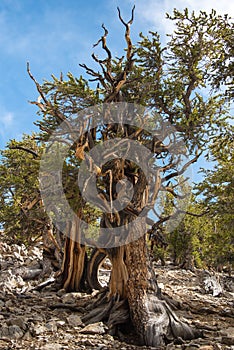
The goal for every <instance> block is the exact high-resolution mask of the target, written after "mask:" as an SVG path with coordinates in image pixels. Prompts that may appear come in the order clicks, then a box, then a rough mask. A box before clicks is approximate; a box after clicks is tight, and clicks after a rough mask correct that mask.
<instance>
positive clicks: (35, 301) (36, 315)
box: [0, 243, 234, 350]
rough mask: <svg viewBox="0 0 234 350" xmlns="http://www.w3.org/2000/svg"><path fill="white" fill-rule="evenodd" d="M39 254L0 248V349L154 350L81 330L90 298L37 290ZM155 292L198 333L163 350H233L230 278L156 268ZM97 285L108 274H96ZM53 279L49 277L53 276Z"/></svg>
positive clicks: (98, 329)
mask: <svg viewBox="0 0 234 350" xmlns="http://www.w3.org/2000/svg"><path fill="white" fill-rule="evenodd" d="M41 262H42V251H41V247H40V246H37V247H34V248H32V249H26V247H25V246H23V245H21V246H19V245H8V244H6V243H0V267H1V271H0V349H4V350H6V349H34V350H36V349H44V350H50V349H51V350H62V349H71V350H72V349H95V350H98V349H99V350H105V349H121V350H126V349H132V350H133V349H142V350H143V349H153V348H149V347H148V348H147V347H140V346H138V345H137V344H136V343H135V344H134V337H131V336H130V335H127V336H126V335H123V334H122V337H121V334H120V338H118V339H117V338H114V337H112V336H111V335H109V334H108V333H107V331H108V330H107V329H106V326H105V325H104V324H102V323H97V324H92V325H89V326H85V325H84V324H83V323H82V320H81V318H82V315H83V314H84V313H85V311H86V309H87V308H88V307H89V305H90V300H91V298H93V297H94V295H95V294H97V293H98V292H97V291H94V292H93V295H92V296H90V295H88V294H85V293H66V292H65V291H64V290H60V291H55V290H53V288H52V286H51V285H49V286H47V287H45V288H43V289H41V290H37V289H38V288H37V286H38V285H39V284H40V283H41V282H42V279H41V277H40V276H41V272H42V267H41V266H42V265H41ZM155 269H156V273H157V275H158V281H159V284H160V287H161V289H162V291H163V293H164V294H165V295H167V296H168V297H171V298H173V299H174V300H176V302H177V307H178V311H177V313H178V314H179V315H180V317H186V319H187V321H188V322H189V323H190V324H192V325H193V326H196V327H198V328H200V329H202V330H203V338H199V339H195V340H193V341H190V342H188V341H187V342H184V341H183V340H182V339H177V340H176V341H175V342H174V343H172V344H168V345H167V346H166V347H165V349H167V350H169V349H186V350H187V349H188V350H193V349H201V350H212V349H214V350H219V349H226V350H228V349H233V350H234V311H233V304H234V303H233V296H234V278H233V277H230V276H228V275H221V274H219V275H217V274H216V275H212V273H208V272H206V271H201V270H196V271H195V272H191V271H186V270H181V269H177V268H175V267H173V266H170V265H167V266H166V267H161V266H157V265H156V266H155ZM101 274H102V282H103V283H105V281H107V280H108V271H105V270H104V269H103V268H102V270H101ZM52 278H53V276H52Z"/></svg>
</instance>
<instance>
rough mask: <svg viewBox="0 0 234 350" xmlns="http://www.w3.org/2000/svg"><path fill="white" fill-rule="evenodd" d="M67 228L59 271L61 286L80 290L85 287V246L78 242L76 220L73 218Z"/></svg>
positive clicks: (78, 232) (70, 289)
mask: <svg viewBox="0 0 234 350" xmlns="http://www.w3.org/2000/svg"><path fill="white" fill-rule="evenodd" d="M67 229H68V230H69V232H68V235H67V238H66V241H65V247H64V256H63V263H62V268H61V273H60V282H61V287H62V288H64V289H65V290H67V291H80V290H84V289H85V275H86V263H87V255H86V251H85V246H84V245H82V244H80V243H79V242H80V240H79V234H80V228H79V223H78V221H77V220H74V221H73V222H72V223H71V224H70V225H68V227H67Z"/></svg>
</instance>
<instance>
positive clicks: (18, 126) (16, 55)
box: [0, 0, 234, 149]
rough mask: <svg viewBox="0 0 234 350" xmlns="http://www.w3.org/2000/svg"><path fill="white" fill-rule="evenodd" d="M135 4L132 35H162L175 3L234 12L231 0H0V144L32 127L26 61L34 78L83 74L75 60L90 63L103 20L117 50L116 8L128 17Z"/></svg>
mask: <svg viewBox="0 0 234 350" xmlns="http://www.w3.org/2000/svg"><path fill="white" fill-rule="evenodd" d="M134 3H135V5H136V13H135V21H134V24H133V26H132V37H133V40H134V39H135V40H137V37H138V33H139V32H140V31H143V32H144V33H147V31H148V30H157V31H159V33H160V34H161V35H162V36H163V35H165V32H168V31H170V29H171V27H170V26H171V24H170V22H169V21H166V20H165V12H169V13H172V11H173V8H174V7H176V8H178V9H183V8H184V7H188V8H190V9H194V10H196V11H199V10H206V11H209V12H210V11H211V9H212V8H214V9H216V10H217V12H219V13H221V14H224V13H228V14H229V15H230V16H232V17H234V3H233V2H232V1H230V0H222V1H218V0H213V1H211V0H207V1H206V2H204V1H201V0H174V1H169V0H168V1H167V0H164V1H163V0H158V1H154V0H148V1H145V0H135V1H132V0H125V1H120V0H119V1H116V0H99V1H94V0H91V1H79V0H37V1H35V0H0V52H1V55H0V76H1V79H0V149H2V148H3V147H4V146H5V144H6V142H7V141H8V140H9V139H10V138H17V139H20V137H21V135H22V133H30V132H31V131H33V130H35V131H37V128H36V127H35V126H34V125H33V122H34V121H35V120H36V119H37V116H36V111H37V109H36V107H35V106H34V105H31V104H29V102H28V101H29V100H35V99H37V97H38V93H37V91H36V89H35V87H34V84H33V82H32V81H31V80H30V78H29V77H28V75H27V72H26V63H27V61H29V62H30V67H31V71H32V73H33V74H34V76H35V77H36V78H37V80H38V81H39V82H42V81H43V79H47V80H49V79H50V75H51V74H55V75H57V76H58V75H59V74H60V72H61V71H62V72H63V73H64V75H65V74H66V73H67V72H68V71H71V72H72V73H73V74H74V75H80V74H82V73H83V70H82V69H81V68H80V67H79V63H84V62H85V63H87V64H89V63H91V58H90V55H91V53H92V50H93V49H92V45H93V44H94V43H95V42H97V40H98V39H99V38H100V35H101V34H102V29H101V24H102V23H105V25H106V27H107V28H108V29H109V38H110V40H111V44H110V46H111V48H112V50H113V52H115V53H116V54H119V55H120V54H121V47H123V44H124V41H123V26H122V25H121V23H120V22H119V21H118V18H117V10H116V8H117V6H119V7H120V8H121V11H122V15H123V17H124V18H125V19H128V18H129V16H130V12H131V8H132V6H133V4H134Z"/></svg>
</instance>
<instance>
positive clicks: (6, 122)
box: [0, 112, 14, 130]
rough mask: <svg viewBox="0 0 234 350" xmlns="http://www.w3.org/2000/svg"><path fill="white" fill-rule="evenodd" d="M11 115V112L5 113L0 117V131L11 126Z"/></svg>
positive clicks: (12, 117)
mask: <svg viewBox="0 0 234 350" xmlns="http://www.w3.org/2000/svg"><path fill="white" fill-rule="evenodd" d="M13 119H14V116H13V113H11V112H5V113H3V114H2V115H0V126H1V129H4V130H7V129H9V128H11V127H12V124H13Z"/></svg>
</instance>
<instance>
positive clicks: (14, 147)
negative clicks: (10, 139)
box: [9, 146, 40, 158]
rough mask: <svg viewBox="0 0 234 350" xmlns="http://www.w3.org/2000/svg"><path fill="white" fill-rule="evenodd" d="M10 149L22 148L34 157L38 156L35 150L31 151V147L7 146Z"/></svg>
mask: <svg viewBox="0 0 234 350" xmlns="http://www.w3.org/2000/svg"><path fill="white" fill-rule="evenodd" d="M9 148H10V149H18V150H22V151H25V152H27V153H30V154H32V155H33V156H34V157H35V158H39V157H40V156H39V154H37V153H36V152H35V151H33V150H32V149H29V148H26V147H23V146H10V147H9Z"/></svg>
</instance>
